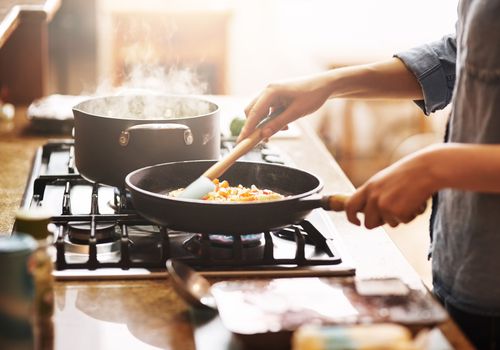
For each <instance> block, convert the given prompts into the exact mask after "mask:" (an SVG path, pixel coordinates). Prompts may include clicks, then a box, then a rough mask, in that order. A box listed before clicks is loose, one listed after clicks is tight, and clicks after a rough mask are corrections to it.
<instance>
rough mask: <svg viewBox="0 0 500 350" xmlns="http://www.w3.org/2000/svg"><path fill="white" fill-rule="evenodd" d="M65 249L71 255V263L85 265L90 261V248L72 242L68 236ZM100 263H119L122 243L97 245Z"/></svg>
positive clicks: (65, 240)
mask: <svg viewBox="0 0 500 350" xmlns="http://www.w3.org/2000/svg"><path fill="white" fill-rule="evenodd" d="M64 249H65V251H66V252H68V253H71V259H70V260H71V261H68V262H71V263H83V262H86V261H87V260H88V259H89V252H90V246H89V245H88V244H85V243H75V242H72V241H71V240H70V239H69V237H68V236H65V237H64ZM96 249H97V255H98V256H99V261H101V262H108V261H117V260H118V259H119V257H120V241H113V242H104V243H98V244H96Z"/></svg>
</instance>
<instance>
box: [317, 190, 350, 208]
mask: <svg viewBox="0 0 500 350" xmlns="http://www.w3.org/2000/svg"><path fill="white" fill-rule="evenodd" d="M349 198H351V195H349V194H342V193H339V194H333V195H330V196H323V197H322V198H321V199H320V204H321V207H322V208H323V209H325V210H333V211H344V210H345V203H346V202H347V201H348V200H349Z"/></svg>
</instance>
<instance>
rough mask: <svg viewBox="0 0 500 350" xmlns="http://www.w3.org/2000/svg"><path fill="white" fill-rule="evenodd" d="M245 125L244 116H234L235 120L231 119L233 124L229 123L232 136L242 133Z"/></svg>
mask: <svg viewBox="0 0 500 350" xmlns="http://www.w3.org/2000/svg"><path fill="white" fill-rule="evenodd" d="M243 125H245V119H244V118H240V117H235V118H233V120H231V124H230V125H229V130H230V131H231V136H238V135H239V134H240V133H241V129H243Z"/></svg>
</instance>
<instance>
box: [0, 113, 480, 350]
mask: <svg viewBox="0 0 500 350" xmlns="http://www.w3.org/2000/svg"><path fill="white" fill-rule="evenodd" d="M24 113H25V111H24V110H23V109H18V111H17V115H16V118H15V121H14V122H15V126H14V128H13V131H10V132H8V133H4V134H2V132H1V131H0V155H1V158H0V161H1V162H2V164H6V165H7V166H3V167H1V168H0V208H1V216H0V232H4V233H5V232H9V231H10V230H11V227H12V223H13V221H14V218H13V213H14V211H15V210H16V209H17V207H18V206H19V202H20V199H21V197H22V193H23V188H24V183H25V181H26V179H27V177H28V172H29V167H30V161H31V157H32V156H33V154H34V151H35V149H36V147H38V146H39V145H41V144H43V143H44V142H45V141H46V140H47V137H46V136H43V137H42V136H36V135H30V134H28V133H26V132H25V128H24V127H25V124H26V120H25V115H24ZM296 127H297V130H298V134H299V135H295V136H294V137H288V138H275V139H271V141H270V143H271V144H272V146H273V147H276V148H278V149H280V150H282V151H283V152H286V154H287V155H289V156H290V158H292V160H293V162H294V163H295V164H296V165H297V167H299V168H304V169H307V170H308V171H311V172H313V173H315V174H317V175H318V176H319V177H321V178H322V179H323V181H324V183H325V189H324V191H325V192H330V193H333V192H350V191H352V190H353V186H352V184H351V183H350V182H349V180H348V179H347V177H346V176H345V174H344V173H343V172H342V171H341V169H340V167H339V165H338V164H337V162H336V161H335V159H334V158H332V157H331V155H330V154H329V152H328V151H327V149H326V148H325V146H324V145H323V143H322V142H321V141H320V140H319V138H318V137H317V136H316V134H315V133H314V131H313V130H312V129H311V128H310V126H309V125H308V123H307V120H300V121H299V122H298V124H297V125H296ZM328 215H329V217H330V218H331V219H332V221H333V223H334V224H335V226H336V228H337V230H338V231H339V232H340V234H341V236H342V239H343V241H344V244H345V245H346V247H347V248H348V250H349V252H350V253H351V255H352V257H353V259H354V261H355V263H356V267H357V269H356V274H357V276H358V277H360V278H381V277H387V276H391V277H394V276H396V277H400V278H402V279H403V280H404V281H405V282H406V283H407V284H408V285H409V286H410V287H411V288H414V289H420V290H422V291H423V292H426V290H425V287H424V286H423V284H422V282H421V281H420V278H419V276H418V275H417V274H416V272H415V271H414V270H413V269H412V268H411V266H410V265H409V264H408V262H407V261H406V260H405V259H404V257H403V256H402V254H401V253H400V252H399V251H398V250H397V248H396V247H395V245H394V244H393V242H392V241H391V240H390V239H389V237H388V236H387V234H386V233H385V231H384V230H383V229H382V228H377V229H374V230H370V231H368V230H366V229H364V228H362V227H356V226H353V225H351V224H350V223H349V222H348V221H347V219H346V218H345V215H344V214H343V213H328ZM55 293H56V313H55V329H56V341H55V344H56V349H67V348H71V349H90V348H91V349H95V350H99V349H112V348H119V349H154V348H163V349H181V350H182V349H186V350H192V349H194V348H195V343H194V338H193V332H194V327H193V325H192V323H191V321H190V313H189V309H188V307H187V306H186V305H185V304H184V303H183V302H182V301H181V300H180V299H179V297H178V296H177V295H176V294H175V292H174V291H173V289H172V287H171V285H170V282H169V281H168V279H156V280H135V281H121V280H107V281H64V282H62V281H58V282H56V286H55ZM438 330H439V332H438V333H440V334H442V335H444V337H445V338H446V339H447V340H448V342H449V343H450V344H451V345H452V346H453V347H454V348H456V349H470V348H471V346H470V345H469V343H468V342H467V340H466V339H465V338H464V337H463V335H462V334H461V332H460V331H459V330H458V328H457V327H456V325H455V324H454V323H453V322H452V321H450V320H448V321H446V322H444V323H443V324H441V325H440V326H439V327H438ZM213 336H214V339H213V344H218V339H217V336H218V334H217V333H216V332H213ZM440 339H441V340H440ZM440 339H439V338H438V340H437V342H438V343H437V344H436V348H442V347H440V346H441V345H442V344H443V343H442V341H443V338H440ZM440 341H441V343H439V342H440Z"/></svg>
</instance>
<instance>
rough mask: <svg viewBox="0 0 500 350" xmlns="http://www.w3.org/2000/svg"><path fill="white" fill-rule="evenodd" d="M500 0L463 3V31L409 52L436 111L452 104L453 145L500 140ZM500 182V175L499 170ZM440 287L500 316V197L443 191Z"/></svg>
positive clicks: (429, 108)
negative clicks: (455, 143) (456, 143)
mask: <svg viewBox="0 0 500 350" xmlns="http://www.w3.org/2000/svg"><path fill="white" fill-rule="evenodd" d="M499 18H500V1H494V0H483V1H479V0H463V1H460V3H459V6H458V22H457V27H456V35H449V36H445V37H444V38H442V39H441V40H439V41H437V42H434V43H430V44H428V45H424V46H421V47H417V48H414V49H411V50H409V51H406V52H401V53H398V54H396V55H395V56H396V57H398V58H399V59H401V60H402V61H403V62H404V63H405V65H406V66H407V67H408V69H409V70H410V71H412V72H413V73H414V75H415V76H416V78H417V80H418V81H419V83H420V85H421V87H422V92H423V96H424V99H423V101H416V103H417V104H418V105H419V106H420V107H421V108H422V109H423V110H424V112H425V113H426V114H427V115H428V114H430V113H432V112H434V111H436V110H438V109H442V108H444V107H445V106H446V105H447V104H449V103H450V102H451V104H452V109H451V115H450V120H449V122H448V128H447V129H448V130H447V135H446V141H447V142H458V143H470V144H500V20H499ZM499 181H500V174H499ZM432 234H433V242H432V246H431V252H432V271H433V284H434V291H435V293H436V294H438V295H439V296H440V297H441V298H442V299H443V300H445V302H446V303H450V304H451V305H453V306H455V307H456V308H459V309H462V310H464V311H468V312H471V313H475V314H481V315H492V316H500V252H499V251H500V195H499V194H494V193H478V192H472V191H460V190H455V189H443V190H441V191H439V193H438V195H437V201H435V203H434V205H433V215H432Z"/></svg>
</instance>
